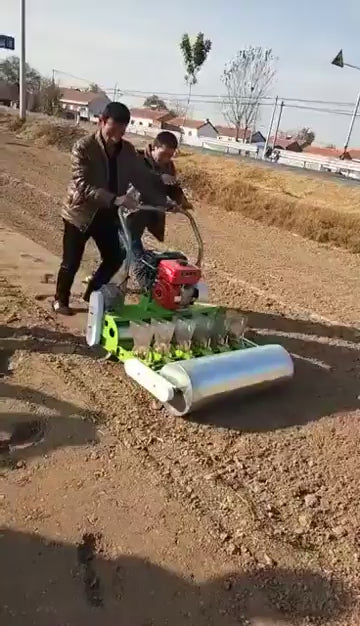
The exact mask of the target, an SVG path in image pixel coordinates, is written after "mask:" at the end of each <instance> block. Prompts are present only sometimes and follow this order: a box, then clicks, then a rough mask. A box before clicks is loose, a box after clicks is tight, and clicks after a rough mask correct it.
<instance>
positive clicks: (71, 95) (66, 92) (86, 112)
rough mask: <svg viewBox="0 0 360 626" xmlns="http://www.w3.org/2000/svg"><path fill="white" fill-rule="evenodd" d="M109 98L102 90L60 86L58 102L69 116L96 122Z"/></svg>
mask: <svg viewBox="0 0 360 626" xmlns="http://www.w3.org/2000/svg"><path fill="white" fill-rule="evenodd" d="M109 102H110V99H109V98H108V97H107V95H106V94H105V93H104V92H103V91H98V92H92V91H81V90H80V89H71V88H70V89H69V88H67V87H62V88H61V97H60V104H61V107H62V109H63V110H64V112H65V114H66V115H67V117H69V118H78V119H81V120H87V121H90V122H96V121H97V120H98V118H99V116H100V115H101V113H102V112H103V110H104V109H105V107H106V105H107V104H108V103H109Z"/></svg>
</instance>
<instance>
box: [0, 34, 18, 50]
mask: <svg viewBox="0 0 360 626" xmlns="http://www.w3.org/2000/svg"><path fill="white" fill-rule="evenodd" d="M0 48H5V50H15V38H14V37H10V36H9V35H0Z"/></svg>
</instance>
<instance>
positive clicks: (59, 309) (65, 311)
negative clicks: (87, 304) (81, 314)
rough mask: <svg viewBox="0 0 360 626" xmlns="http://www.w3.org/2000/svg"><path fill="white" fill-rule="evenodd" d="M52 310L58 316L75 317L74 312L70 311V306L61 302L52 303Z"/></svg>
mask: <svg viewBox="0 0 360 626" xmlns="http://www.w3.org/2000/svg"><path fill="white" fill-rule="evenodd" d="M52 309H53V311H54V313H57V314H58V315H66V317H70V316H71V315H74V311H73V310H72V309H70V307H69V305H67V304H62V302H60V301H59V300H54V302H53V303H52Z"/></svg>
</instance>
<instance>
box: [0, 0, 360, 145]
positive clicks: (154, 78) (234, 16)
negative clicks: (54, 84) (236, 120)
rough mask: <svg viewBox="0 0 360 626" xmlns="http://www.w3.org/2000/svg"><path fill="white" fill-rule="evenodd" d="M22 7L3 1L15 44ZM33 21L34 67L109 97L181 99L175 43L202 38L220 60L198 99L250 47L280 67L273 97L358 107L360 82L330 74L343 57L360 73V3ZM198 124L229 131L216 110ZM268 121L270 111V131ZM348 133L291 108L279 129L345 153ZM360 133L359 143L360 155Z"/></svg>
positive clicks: (34, 4)
mask: <svg viewBox="0 0 360 626" xmlns="http://www.w3.org/2000/svg"><path fill="white" fill-rule="evenodd" d="M18 7H19V1H18V0H1V8H0V17H1V22H0V23H1V30H2V33H3V34H14V35H15V37H18V34H19V14H18ZM27 16H28V19H27V25H28V30H27V57H28V61H29V63H30V64H32V65H33V66H35V67H36V68H37V69H39V70H40V71H41V72H42V73H44V74H48V75H51V71H52V69H53V68H56V69H58V70H61V71H63V72H65V73H69V74H73V75H75V76H80V77H85V78H88V79H89V80H93V81H94V82H98V83H99V84H101V85H102V86H104V87H112V86H113V85H115V83H117V84H118V87H119V88H120V89H121V88H122V89H129V90H131V89H133V90H143V91H151V92H155V93H156V92H161V91H163V92H164V91H167V92H180V93H183V92H184V90H185V88H184V81H183V77H184V70H183V67H182V60H181V56H180V52H179V48H178V42H179V40H180V38H181V35H182V34H183V32H189V33H190V34H196V33H197V32H198V31H199V30H201V31H203V32H204V33H205V35H206V36H207V37H209V38H210V39H211V40H212V41H213V50H212V51H211V54H210V56H209V58H208V61H207V62H206V65H205V66H204V68H203V70H202V72H201V75H200V79H199V84H198V86H197V87H196V91H197V93H199V94H218V93H221V92H222V85H221V82H220V76H221V73H222V70H223V67H224V64H225V63H226V62H227V61H228V60H229V59H231V57H232V56H234V54H235V53H236V52H237V50H239V49H241V48H243V47H244V46H247V45H249V44H252V45H261V46H264V47H271V48H272V49H273V51H274V54H275V55H276V57H278V63H277V78H276V81H275V82H274V84H273V87H272V91H271V94H272V95H276V94H279V95H280V96H284V97H289V98H291V97H293V98H294V97H300V98H304V99H320V100H335V101H346V102H354V100H355V99H356V96H357V93H358V91H359V90H360V72H357V71H356V70H351V69H346V68H344V69H342V70H341V69H339V68H336V67H333V66H332V65H331V64H330V60H331V59H332V58H333V57H334V56H335V54H336V52H337V51H338V50H339V49H340V48H343V49H344V56H345V60H346V59H347V60H348V61H349V62H352V63H354V64H358V65H360V48H359V45H358V42H359V32H360V1H359V0H342V2H339V1H338V0H302V1H301V2H299V0H221V1H220V0H192V1H190V0H182V2H177V3H173V2H169V1H165V0H152V1H149V0H133V1H132V2H130V1H128V0H121V2H120V1H119V0H102V1H101V2H99V0H61V2H58V3H55V2H49V0H27ZM5 56H6V55H5V52H4V51H0V58H4V57H5ZM58 78H59V79H60V80H61V81H62V82H63V84H70V83H74V82H75V81H74V80H72V79H71V78H69V77H67V78H66V77H65V76H64V75H62V74H59V75H58ZM80 84H81V83H79V85H80ZM125 101H126V100H125ZM128 103H129V104H135V103H136V104H140V101H135V100H128ZM194 115H196V116H197V117H200V118H203V117H207V116H209V117H211V119H213V120H214V121H215V122H220V121H222V118H221V113H220V111H219V109H218V107H214V106H213V105H211V104H201V105H198V106H197V108H196V109H195V111H194ZM268 118H269V107H264V109H263V110H262V117H261V122H260V123H261V126H262V127H263V128H266V126H267V123H268ZM348 124H349V119H348V118H347V117H343V116H335V115H332V114H320V113H317V112H313V111H305V110H295V109H290V108H285V111H284V116H283V124H282V127H283V129H284V130H286V129H291V128H298V127H301V126H311V127H312V128H313V129H314V130H315V132H316V133H317V137H318V140H319V141H320V142H324V143H327V142H334V143H336V144H340V145H341V144H342V143H343V141H344V136H345V134H346V130H347V126H348ZM356 126H357V127H356V128H355V132H354V135H353V141H352V143H353V144H357V145H360V122H359V121H358V122H357V125H356Z"/></svg>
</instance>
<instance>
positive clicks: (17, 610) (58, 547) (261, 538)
mask: <svg viewBox="0 0 360 626" xmlns="http://www.w3.org/2000/svg"><path fill="white" fill-rule="evenodd" d="M0 142H1V151H0V171H1V187H0V219H1V221H2V223H3V224H4V226H5V227H6V228H8V227H10V228H11V229H13V230H14V231H17V232H19V233H21V234H22V235H25V236H26V237H28V238H30V239H33V240H34V241H35V242H37V243H38V244H41V246H42V247H43V252H42V253H41V255H42V259H45V260H46V254H47V252H46V251H47V250H48V251H49V252H48V254H49V255H50V253H55V254H59V251H60V245H61V234H60V232H61V221H60V219H59V217H58V215H59V204H60V202H61V197H62V195H63V193H64V189H65V185H66V182H67V179H68V174H69V163H68V156H67V155H66V154H64V153H61V152H59V151H57V150H56V149H52V148H44V147H38V146H35V145H34V144H33V143H32V142H30V141H25V140H24V139H16V137H15V136H14V135H13V134H12V133H9V132H7V133H6V132H5V133H4V132H3V133H1V134H0ZM196 213H197V217H198V219H199V222H200V224H201V227H202V231H203V234H204V239H205V245H206V252H207V262H206V265H205V273H206V275H207V278H208V281H209V283H210V287H211V294H212V298H213V299H214V300H216V301H218V302H222V303H224V304H226V305H227V306H231V307H237V308H239V309H241V310H243V311H247V312H248V313H249V322H250V326H251V327H252V332H253V333H254V334H255V335H256V339H257V340H258V341H259V342H266V341H274V340H276V341H278V342H280V343H283V345H284V346H285V347H286V348H287V349H288V350H290V351H291V353H292V354H293V355H294V358H295V363H296V376H295V379H294V382H293V383H292V384H291V385H289V386H288V387H286V388H284V389H282V390H276V391H275V390H274V391H272V392H270V393H267V394H265V395H262V396H258V397H253V398H249V399H241V400H240V399H239V400H237V401H236V402H235V401H234V400H231V401H229V402H227V403H223V404H221V405H215V406H212V407H210V408H209V409H208V410H206V411H203V412H202V413H201V414H197V415H194V416H193V418H192V419H191V420H176V419H173V418H169V417H168V416H167V415H166V414H165V413H164V412H163V411H162V410H156V409H155V407H153V406H152V404H151V401H150V400H149V398H148V396H147V395H146V394H145V393H143V392H142V391H141V390H139V389H138V388H135V387H134V386H133V385H132V384H131V383H130V382H129V381H128V380H126V378H124V376H123V374H122V370H121V367H120V366H119V365H117V364H112V363H109V362H104V361H102V360H101V358H94V356H93V355H90V354H89V352H88V351H87V349H86V347H85V346H84V344H83V340H82V338H81V334H80V332H79V331H78V330H77V329H74V330H73V331H72V332H71V333H70V332H69V330H68V329H66V328H65V327H62V326H61V325H59V323H58V322H57V321H56V320H54V319H53V316H52V314H51V312H50V309H49V306H48V300H47V297H45V298H39V296H41V295H42V291H41V290H42V289H43V286H41V285H37V287H36V288H35V287H34V290H33V289H32V286H31V285H30V288H29V287H27V286H26V285H25V286H24V289H23V290H20V289H19V288H18V287H17V286H16V285H15V286H14V284H15V283H16V281H15V279H14V280H13V276H14V277H15V275H18V274H19V268H16V267H15V265H16V263H15V262H14V249H15V244H14V243H12V244H11V246H12V250H11V253H10V251H8V253H7V252H6V250H7V241H9V240H7V238H6V228H5V229H3V230H2V231H0V241H1V242H2V259H1V275H2V282H1V289H2V295H3V298H2V309H1V324H2V337H3V338H2V339H1V343H2V346H1V347H2V351H1V368H2V380H1V384H2V391H3V393H2V396H3V400H2V412H3V415H2V418H1V419H2V427H1V428H0V430H1V431H3V434H2V440H1V441H0V445H1V448H0V449H1V450H2V458H3V463H2V464H3V467H2V475H1V477H0V507H1V508H0V515H1V521H2V525H3V526H4V530H3V532H2V535H1V541H0V552H1V554H0V563H1V566H0V567H1V568H2V572H1V574H2V576H1V583H0V605H1V606H2V615H1V619H2V621H1V623H2V624H4V625H6V626H7V624H15V625H16V626H18V625H22V624H24V625H25V624H29V623H30V624H31V623H34V624H35V623H36V624H44V625H46V626H47V625H49V626H50V624H54V623H61V624H71V626H72V625H74V626H75V624H76V626H79V625H80V626H81V625H82V624H85V623H86V624H89V623H98V622H99V619H103V621H104V623H106V624H110V625H111V624H117V623H119V622H120V621H123V622H124V623H132V624H139V625H140V624H152V623H153V624H167V623H169V624H170V623H171V624H183V623H184V624H186V623H189V624H202V623H203V624H212V623H213V624H251V625H253V626H255V625H256V626H265V625H266V626H270V625H271V626H275V625H276V626H277V625H281V624H286V625H288V626H290V625H291V626H293V625H295V624H301V625H302V626H305V624H311V623H317V624H323V625H330V624H339V625H341V626H355V625H356V624H358V623H359V618H360V612H359V569H360V556H359V554H360V546H359V535H358V528H359V521H360V512H359V505H358V502H359V499H360V486H359V485H360V472H359V464H358V462H357V461H358V449H359V444H360V430H359V425H358V418H359V415H360V411H359V378H360V377H359V359H360V353H359V338H360V337H359V328H358V326H359V311H358V302H359V294H360V277H359V276H360V274H359V269H360V268H359V265H360V262H359V258H358V256H357V255H353V254H350V253H349V252H346V251H344V250H334V249H331V248H330V247H327V246H321V245H319V244H317V243H315V242H309V241H307V240H304V239H302V238H300V237H295V236H294V235H291V234H289V233H286V232H284V231H282V230H279V229H277V228H275V227H269V226H266V225H263V224H260V223H258V222H253V221H251V220H249V219H247V218H245V217H243V216H242V215H241V214H240V213H226V212H225V211H223V210H221V209H215V208H214V207H213V206H211V207H209V205H206V204H204V205H201V206H200V205H199V206H198V205H197V206H196ZM177 219H178V218H174V219H172V220H170V221H169V228H168V237H169V240H170V241H171V244H172V245H173V246H176V247H181V248H182V249H185V250H187V251H190V250H191V245H190V239H189V234H188V230H187V228H186V225H185V224H182V223H180V224H179V222H177V221H175V220H177ZM12 241H13V240H12ZM18 245H19V248H18V250H19V258H20V256H21V252H20V251H21V246H22V245H23V239H22V238H21V237H20V236H19V244H18ZM29 245H30V244H29ZM52 259H53V257H51V264H52V263H53V260H52ZM25 260H26V259H25ZM23 262H24V257H22V263H23ZM94 262H95V255H94V250H93V249H92V248H91V247H90V248H89V251H88V254H87V258H86V261H85V269H88V268H91V267H92V266H93V264H94ZM49 264H50V256H49ZM51 266H52V265H51ZM19 267H20V266H19ZM20 282H21V281H20ZM16 284H17V283H16ZM47 293H49V292H48V291H47ZM25 294H26V295H25ZM24 423H26V424H29V425H28V426H27V427H25V426H24V425H23V424H24ZM18 424H20V425H21V427H19V426H17V427H16V425H18ZM24 433H25V434H24ZM24 440H25V441H26V440H27V441H28V442H30V443H33V445H28V446H26V443H25V445H24ZM39 440H40V441H39ZM25 446H26V447H25ZM14 581H17V582H14ZM139 581H140V582H139ZM18 586H19V587H21V588H22V589H26V590H27V593H26V594H22V595H23V599H22V600H20V596H19V588H18ZM120 618H122V620H121V619H120Z"/></svg>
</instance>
